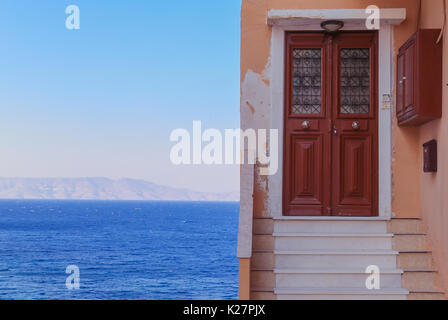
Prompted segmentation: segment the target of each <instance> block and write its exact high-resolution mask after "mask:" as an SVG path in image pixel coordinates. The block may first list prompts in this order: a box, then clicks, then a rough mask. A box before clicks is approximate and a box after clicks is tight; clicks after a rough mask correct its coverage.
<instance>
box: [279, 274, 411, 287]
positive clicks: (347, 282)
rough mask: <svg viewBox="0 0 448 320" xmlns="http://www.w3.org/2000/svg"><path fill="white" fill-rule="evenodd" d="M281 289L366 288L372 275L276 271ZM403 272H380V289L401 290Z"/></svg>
mask: <svg viewBox="0 0 448 320" xmlns="http://www.w3.org/2000/svg"><path fill="white" fill-rule="evenodd" d="M274 274H275V281H276V286H277V287H279V288H291V287H292V288H344V287H348V288H366V280H367V279H368V277H369V276H370V274H366V273H365V270H360V269H342V270H341V269H311V270H310V269H296V270H291V269H284V270H282V269H275V270H274ZM401 274H402V271H401V270H397V269H384V270H380V275H379V284H380V288H401Z"/></svg>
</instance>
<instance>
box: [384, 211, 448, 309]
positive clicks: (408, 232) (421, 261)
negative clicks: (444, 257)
mask: <svg viewBox="0 0 448 320" xmlns="http://www.w3.org/2000/svg"><path fill="white" fill-rule="evenodd" d="M388 227H389V232H392V233H393V234H394V238H393V243H392V247H393V249H394V250H396V251H398V252H399V255H398V262H397V263H398V267H399V268H401V269H402V270H403V275H402V287H403V288H406V289H407V290H409V295H408V299H411V300H444V299H445V294H444V292H443V291H442V290H440V287H439V284H438V279H437V270H436V269H435V268H434V264H433V262H432V253H431V250H430V248H429V243H428V239H427V237H426V233H425V230H424V228H423V224H422V221H421V219H419V218H405V219H392V220H391V221H390V223H389V226H388Z"/></svg>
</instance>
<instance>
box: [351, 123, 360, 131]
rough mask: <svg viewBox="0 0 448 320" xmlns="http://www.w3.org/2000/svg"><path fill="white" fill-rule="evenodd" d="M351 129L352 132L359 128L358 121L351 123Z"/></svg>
mask: <svg viewBox="0 0 448 320" xmlns="http://www.w3.org/2000/svg"><path fill="white" fill-rule="evenodd" d="M352 128H353V130H356V131H358V130H359V128H360V126H359V122H358V121H353V123H352Z"/></svg>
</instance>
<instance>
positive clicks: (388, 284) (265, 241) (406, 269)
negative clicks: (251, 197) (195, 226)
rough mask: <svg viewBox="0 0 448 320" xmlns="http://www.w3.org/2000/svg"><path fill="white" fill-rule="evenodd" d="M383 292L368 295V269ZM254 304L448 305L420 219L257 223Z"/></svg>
mask: <svg viewBox="0 0 448 320" xmlns="http://www.w3.org/2000/svg"><path fill="white" fill-rule="evenodd" d="M369 265H376V266H378V267H379V269H380V289H379V290H376V289H374V290H369V289H367V288H366V285H365V283H366V279H367V277H368V276H369V274H366V268H367V266H369ZM251 299H263V300H266V299H285V300H286V299H294V300H296V299H298V300H300V299H306V300H308V299H309V300H311V299H319V300H323V299H337V300H341V299H357V300H361V299H366V300H367V299H368V300H370V299H381V300H386V299H394V300H402V299H418V300H422V299H431V300H433V299H445V295H444V293H443V291H441V290H440V289H439V287H438V282H437V271H436V270H435V269H434V267H433V264H432V258H431V251H430V250H429V246H428V243H427V239H426V235H425V232H424V230H423V226H422V222H421V221H420V219H392V220H389V219H385V218H380V217H372V218H359V217H279V218H274V219H271V218H258V219H255V220H254V235H253V257H252V271H251Z"/></svg>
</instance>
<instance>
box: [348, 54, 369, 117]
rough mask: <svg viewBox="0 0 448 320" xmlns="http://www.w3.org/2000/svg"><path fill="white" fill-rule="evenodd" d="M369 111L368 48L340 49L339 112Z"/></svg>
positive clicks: (362, 112)
mask: <svg viewBox="0 0 448 320" xmlns="http://www.w3.org/2000/svg"><path fill="white" fill-rule="evenodd" d="M369 111H370V49H342V50H341V113H344V114H366V113H369Z"/></svg>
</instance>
